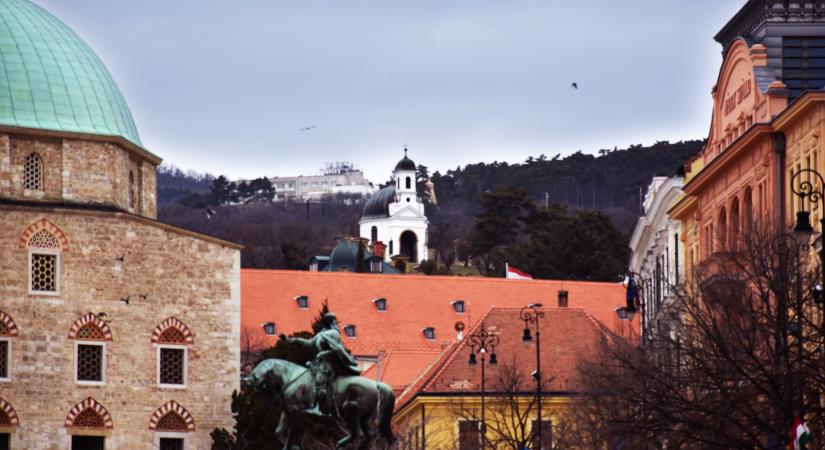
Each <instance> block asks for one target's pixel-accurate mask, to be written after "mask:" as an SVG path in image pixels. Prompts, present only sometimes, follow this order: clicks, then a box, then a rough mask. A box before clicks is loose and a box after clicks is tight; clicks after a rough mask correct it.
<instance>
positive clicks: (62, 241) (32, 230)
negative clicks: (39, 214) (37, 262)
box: [20, 219, 69, 252]
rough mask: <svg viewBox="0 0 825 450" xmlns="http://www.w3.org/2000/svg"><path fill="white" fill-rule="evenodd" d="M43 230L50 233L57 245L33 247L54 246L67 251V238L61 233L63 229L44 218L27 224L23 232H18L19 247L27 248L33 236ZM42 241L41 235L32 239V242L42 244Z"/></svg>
mask: <svg viewBox="0 0 825 450" xmlns="http://www.w3.org/2000/svg"><path fill="white" fill-rule="evenodd" d="M43 230H45V231H46V232H47V233H49V234H51V235H52V236H53V237H54V239H55V240H56V242H57V243H58V245H59V247H57V248H55V247H35V248H55V249H59V250H61V251H64V252H67V251H69V240H68V239H67V238H66V235H65V234H63V231H61V230H60V228H58V227H57V225H55V224H53V223H51V222H49V221H48V220H46V219H40V220H38V221H37V222H35V223H33V224H31V225H29V226H28V227H27V228H26V229H25V230H23V233H21V234H20V248H28V247H30V246H31V244H32V241H33V238H35V236H37V235H38V234H39V233H40V232H41V231H43ZM43 242H44V240H43V235H42V234H41V235H39V237H38V238H37V239H36V240H34V243H35V244H37V245H42V244H43Z"/></svg>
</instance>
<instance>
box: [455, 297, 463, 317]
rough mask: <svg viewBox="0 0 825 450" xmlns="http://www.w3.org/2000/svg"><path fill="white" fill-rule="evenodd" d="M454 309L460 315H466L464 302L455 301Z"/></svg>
mask: <svg viewBox="0 0 825 450" xmlns="http://www.w3.org/2000/svg"><path fill="white" fill-rule="evenodd" d="M453 309H454V310H455V312H457V313H459V314H464V300H455V301H453Z"/></svg>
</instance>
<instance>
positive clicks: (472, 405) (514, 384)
mask: <svg viewBox="0 0 825 450" xmlns="http://www.w3.org/2000/svg"><path fill="white" fill-rule="evenodd" d="M490 381H491V383H490V388H488V389H489V390H490V391H489V392H488V393H487V396H486V401H485V403H486V406H485V414H484V416H485V417H484V423H486V425H487V433H486V440H487V443H488V448H497V449H512V450H524V449H526V448H530V449H534V448H536V449H537V448H539V446H538V436H537V430H538V426H537V425H538V424H537V423H536V417H537V405H538V402H537V401H536V391H535V381H534V380H533V378H532V377H531V376H530V375H528V374H527V373H525V369H524V365H523V364H519V363H518V361H516V360H515V359H514V360H513V361H511V362H509V363H502V365H501V367H499V369H498V371H497V376H496V377H495V378H494V379H493V380H490ZM552 382H553V379H552V378H549V379H545V380H543V382H542V390H543V391H544V392H548V391H549V389H548V388H549V387H550V385H551V384H552ZM452 410H453V415H454V416H455V417H456V419H458V420H463V421H468V422H476V423H478V424H481V423H482V418H481V411H480V408H479V403H478V401H477V399H476V398H472V399H465V400H463V401H460V402H457V403H456V404H455V405H454V406H453V408H452ZM542 414H543V419H542V421H543V422H545V421H546V422H547V423H546V424H545V428H544V429H543V432H544V434H543V436H542V441H544V445H543V448H544V450H552V449H561V448H566V449H569V448H571V447H569V446H565V444H566V443H567V442H569V441H570V440H569V439H567V438H565V437H564V436H566V435H567V434H569V429H568V427H567V424H569V423H570V422H569V421H559V422H558V423H552V428H551V427H548V425H549V424H550V418H551V415H552V417H554V418H556V417H561V416H562V415H563V411H562V410H560V409H555V410H552V411H551V409H550V408H548V407H547V403H545V405H544V407H543V409H542Z"/></svg>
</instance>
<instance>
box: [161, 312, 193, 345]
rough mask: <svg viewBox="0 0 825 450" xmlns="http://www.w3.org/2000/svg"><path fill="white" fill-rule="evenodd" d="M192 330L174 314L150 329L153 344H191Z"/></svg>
mask: <svg viewBox="0 0 825 450" xmlns="http://www.w3.org/2000/svg"><path fill="white" fill-rule="evenodd" d="M194 342H195V341H194V338H193V337H192V331H191V330H189V327H187V326H186V324H185V323H183V322H181V321H180V319H178V318H177V317H175V316H172V317H170V318H168V319H166V320H164V321H163V322H161V323H160V325H158V326H156V327H155V329H154V331H152V343H153V344H193V343H194Z"/></svg>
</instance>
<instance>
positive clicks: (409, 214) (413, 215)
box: [392, 206, 426, 219]
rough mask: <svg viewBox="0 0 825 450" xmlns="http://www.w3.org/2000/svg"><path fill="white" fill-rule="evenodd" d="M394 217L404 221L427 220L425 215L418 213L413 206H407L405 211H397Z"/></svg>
mask: <svg viewBox="0 0 825 450" xmlns="http://www.w3.org/2000/svg"><path fill="white" fill-rule="evenodd" d="M392 217H393V218H398V217H400V218H404V219H426V216H424V214H421V213H420V212H418V211H416V209H415V208H413V207H411V206H406V207H404V208H403V209H400V210H398V211H396V212H395V214H393V215H392Z"/></svg>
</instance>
